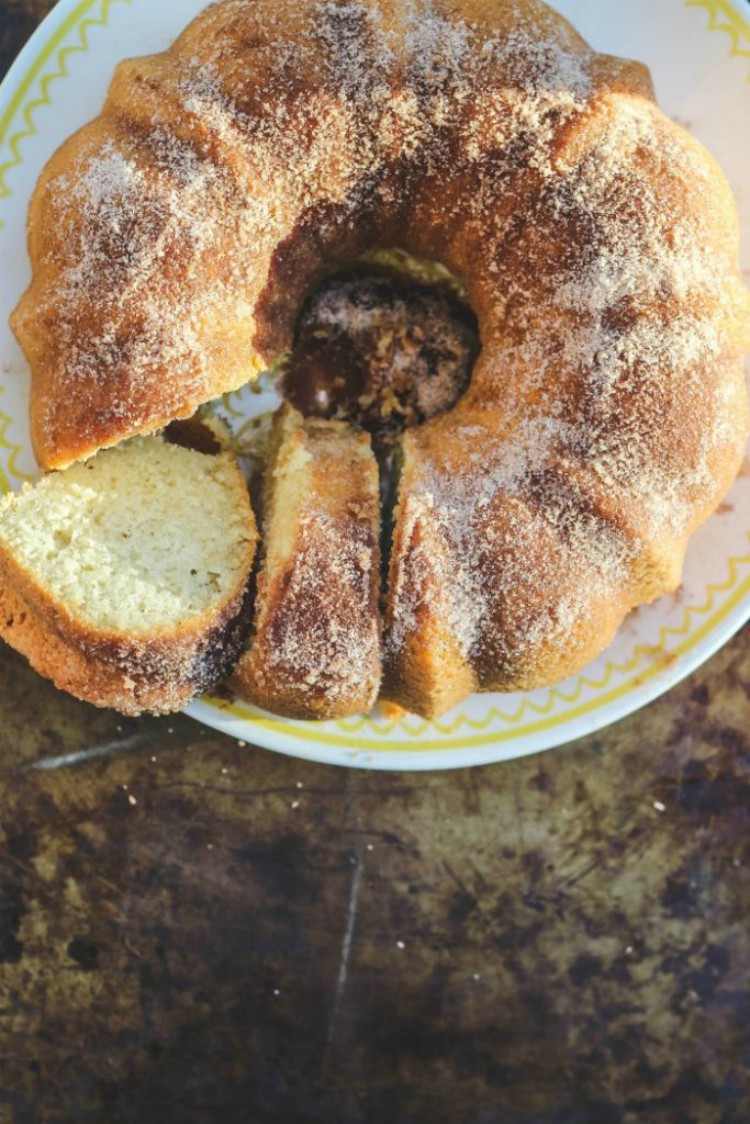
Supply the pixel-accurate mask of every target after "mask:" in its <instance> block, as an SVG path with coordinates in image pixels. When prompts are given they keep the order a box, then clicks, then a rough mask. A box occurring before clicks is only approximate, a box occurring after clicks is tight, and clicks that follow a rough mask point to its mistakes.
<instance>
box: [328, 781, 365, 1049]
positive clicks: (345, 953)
mask: <svg viewBox="0 0 750 1124" xmlns="http://www.w3.org/2000/svg"><path fill="white" fill-rule="evenodd" d="M358 823H359V813H358V811H357V773H356V772H355V771H354V770H352V771H351V773H350V774H349V777H348V778H347V782H346V821H345V827H346V830H347V832H349V833H351V832H352V831H356V828H357V825H358ZM351 858H352V866H353V870H352V878H351V883H350V885H349V897H348V899H347V906H346V923H345V925H344V934H343V937H342V938H341V952H340V953H339V968H338V972H337V974H336V984H335V987H334V991H333V1003H332V1005H331V1015H330V1018H329V1020H328V1036H327V1042H326V1060H327V1058H328V1055H329V1054H330V1051H331V1049H332V1047H333V1045H334V1042H335V1038H336V1032H337V1029H338V1025H339V1019H340V1014H341V1008H342V1004H343V1000H344V995H345V994H346V982H347V979H348V976H349V962H350V960H351V955H352V945H353V942H354V930H355V927H356V924H357V912H358V909H359V897H360V891H361V888H362V873H363V869H364V864H363V861H362V856H361V854H360V851H359V843H358V845H357V850H356V851H355V853H354V854H353V855H352V857H351Z"/></svg>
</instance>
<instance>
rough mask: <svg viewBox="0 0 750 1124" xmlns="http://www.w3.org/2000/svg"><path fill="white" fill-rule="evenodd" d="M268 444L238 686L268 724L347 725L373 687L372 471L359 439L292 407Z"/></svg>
mask: <svg viewBox="0 0 750 1124" xmlns="http://www.w3.org/2000/svg"><path fill="white" fill-rule="evenodd" d="M273 439H274V442H275V445H276V453H275V456H274V458H273V461H272V463H271V464H270V465H269V468H268V470H267V476H268V480H267V484H266V488H265V493H266V500H265V504H264V506H265V509H266V510H265V516H264V543H265V557H264V559H263V563H262V568H261V572H260V574H259V576H258V590H257V596H256V607H255V626H254V635H253V638H252V641H251V644H250V648H249V650H248V652H247V653H246V655H245V656H243V658H242V660H241V662H240V664H239V666H238V668H237V672H236V675H235V677H234V683H235V686H236V688H237V690H238V692H239V693H240V695H242V697H243V698H246V699H248V700H249V701H250V702H254V703H256V704H257V705H259V706H262V707H265V708H266V709H267V710H270V711H273V712H274V713H275V714H282V715H286V716H288V717H291V718H317V719H323V718H344V717H347V716H349V715H353V714H358V713H360V712H361V711H365V710H369V708H370V707H371V706H372V705H373V703H374V702H375V699H376V698H377V695H378V690H379V688H380V678H381V640H380V612H379V606H378V599H379V585H380V549H379V533H380V515H379V502H380V501H379V485H378V470H377V465H376V463H375V459H374V457H373V455H372V451H371V448H370V442H369V438H368V437H367V435H366V434H364V433H356V432H354V431H353V430H352V429H350V428H349V427H347V426H345V425H344V424H342V423H340V422H335V421H323V420H315V419H309V420H308V421H304V420H303V419H302V417H301V416H300V415H299V414H298V413H297V412H296V411H294V410H291V409H290V408H288V407H283V408H282V410H281V411H280V412H279V414H278V416H277V418H276V423H275V434H274V438H273ZM282 537H283V538H284V540H285V542H284V546H283V549H280V547H279V539H280V538H282Z"/></svg>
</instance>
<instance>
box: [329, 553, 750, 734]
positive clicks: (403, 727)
mask: <svg viewBox="0 0 750 1124" xmlns="http://www.w3.org/2000/svg"><path fill="white" fill-rule="evenodd" d="M728 561H729V575H728V577H727V579H726V581H723V582H717V583H714V584H710V585H708V586H707V588H706V597H705V600H704V601H703V602H702V603H701V604H699V605H686V606H685V609H684V612H683V615H682V621H681V622H680V624H679V625H662V627H661V629H660V630H659V636H658V638H657V640H656V643H655V644H638V645H636V647H635V650H634V652H633V655H632V656H631V657H630V659H629V660H627V661H626V662H625V663H616V662H614V661H611V660H610V661H608V662H607V666H606V668H605V670H604V674H603V675H602V676H601V677H600V678H594V677H593V676H591V675H579V676H578V678H577V680H576V681H575V686H574V687H573V688H572V689H570V690H567V691H566V690H564V689H561V688H560V687H554V688H552V689H550V691H549V694H548V697H547V701H546V702H545V703H534V702H532V701H531V700H530V699H522V700H521V702H520V703H519V705H518V707H517V708H516V709H515V710H514V711H511V712H510V713H507V712H505V711H503V710H500V709H499V708H497V707H492V708H491V709H490V710H489V712H488V713H487V715H486V716H485V717H484V718H482V719H475V718H469V717H468V715H466V714H459V715H458V717H457V718H456V719H455V720H454V721H453V722H450V723H446V722H441V721H440V720H439V719H432V720H431V721H424V722H421V723H420V724H419V725H417V726H415V725H409V724H407V722H406V720H405V719H403V718H398V719H395V720H394V721H393V722H388V723H386V724H379V723H375V722H374V721H373V720H372V719H371V718H367V717H365V718H359V719H353V720H351V719H350V720H342V721H339V722H337V723H336V725H337V726H338V727H339V729H340V730H342V731H344V732H345V733H347V734H357V733H359V732H360V730H363V729H365V728H366V729H367V730H368V731H369V732H370V733H373V734H378V735H382V736H383V737H386V736H388V735H389V734H391V733H393V731H394V730H398V731H400V732H401V733H404V734H407V735H411V736H413V737H419V736H420V735H421V734H424V733H427V732H428V731H429V730H437V731H439V733H441V734H455V733H458V731H459V730H460V729H461V727H462V726H468V727H469V728H470V729H472V730H475V731H477V732H481V731H483V730H486V729H487V728H488V727H489V726H490V724H491V723H492V722H493V721H496V720H497V719H500V720H501V721H502V722H505V723H506V724H507V725H510V726H515V725H517V724H518V723H519V722H520V721H521V720H522V719H523V718H524V717H525V716H526V715H527V714H529V713H532V714H533V715H535V716H539V717H542V718H544V717H547V716H548V715H550V714H551V713H552V711H553V709H554V706H555V703H556V702H563V703H564V704H565V705H566V706H572V705H573V704H574V703H577V702H578V701H579V699H580V698H581V696H582V695H583V693H584V691H585V690H586V689H587V688H589V689H590V690H592V691H595V692H598V691H602V690H604V688H605V687H608V686H609V685H610V683H611V681H612V678H613V677H614V676H615V675H616V674H619V675H627V674H628V673H629V672H632V671H635V670H636V668H637V667H638V666H639V665H640V663H641V661H642V660H645V659H648V658H649V657H652V658H653V657H654V654H655V653H659V652H663V653H664V654H665V656H666V657H667V658H668V657H669V656H670V654H671V653H670V650H669V649H668V648H667V647H666V645H667V641H668V640H669V639H670V638H671V639H673V640H674V639H679V638H681V637H685V636H688V635H689V634H690V631H691V624H692V621H693V620H694V618H695V617H700V616H705V615H706V614H707V613H710V612H711V610H712V609H713V608H714V605H715V604H716V599H717V596H718V594H720V593H726V592H727V591H728V590H730V589H732V588H733V586H734V585H735V584H737V581H738V575H739V569H740V567H741V566H750V554H746V555H741V556H740V557H737V558H734V557H732V558H730V559H729V560H728ZM657 662H658V657H657Z"/></svg>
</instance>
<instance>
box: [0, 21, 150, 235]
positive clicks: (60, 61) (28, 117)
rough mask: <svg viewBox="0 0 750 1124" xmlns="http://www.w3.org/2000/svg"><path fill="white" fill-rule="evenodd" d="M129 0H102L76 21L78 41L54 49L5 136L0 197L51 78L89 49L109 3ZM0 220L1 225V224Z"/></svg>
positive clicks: (63, 73) (46, 97)
mask: <svg viewBox="0 0 750 1124" xmlns="http://www.w3.org/2000/svg"><path fill="white" fill-rule="evenodd" d="M116 3H120V4H130V3H132V0H101V6H100V12H99V16H98V17H94V16H91V17H89V18H88V19H85V20H83V21H82V22H81V23H79V24H77V25H76V28H77V31H78V39H79V42H78V43H70V44H68V45H67V46H65V47H61V48H60V50H59V51H58V52H57V56H56V59H55V65H56V69H55V70H52V71H48V72H47V73H46V74H45V75H43V77H42V78H41V80H40V83H39V95H38V96H37V97H36V98H33V99H32V100H31V101H27V102H26V103H25V105H24V107H23V113H22V117H23V122H24V125H25V128H23V129H21V130H20V131H19V132H17V133H13V134H12V135H11V136H10V137H9V138H8V148H9V149H10V152H11V153H12V156H13V159H12V160H8V161H6V163H4V164H0V199H7V198H8V196H9V195H10V194H11V191H10V188H9V187H8V183H7V180H6V176H7V173H8V172H9V171H10V170H11V169H12V168H15V167H17V166H18V165H19V164H21V162H22V160H23V157H22V156H21V152H20V145H21V142H22V141H24V140H26V138H27V137H32V136H34V135H35V134H36V124H35V122H34V114H35V113H36V111H37V110H38V109H40V108H41V107H42V106H44V105H49V104H50V93H49V88H50V85H51V83H52V82H54V81H55V80H56V79H58V78H67V77H68V67H67V60H68V59H69V57H70V56H71V55H73V54H77V53H80V52H82V51H88V50H89V41H88V33H89V30H90V29H91V28H92V27H106V26H107V23H108V22H109V9H110V7H111V6H112V4H116ZM4 225H5V224H4V223H3V222H0V226H4Z"/></svg>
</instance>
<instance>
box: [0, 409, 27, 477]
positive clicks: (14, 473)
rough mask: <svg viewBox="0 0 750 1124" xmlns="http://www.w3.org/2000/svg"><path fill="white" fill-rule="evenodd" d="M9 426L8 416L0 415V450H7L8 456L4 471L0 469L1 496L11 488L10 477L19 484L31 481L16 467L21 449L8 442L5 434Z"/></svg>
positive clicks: (25, 473)
mask: <svg viewBox="0 0 750 1124" xmlns="http://www.w3.org/2000/svg"><path fill="white" fill-rule="evenodd" d="M10 424H11V419H10V418H9V417H8V415H7V414H0V450H4V449H8V450H9V454H10V455H9V456H8V458H7V460H6V463H5V471H3V469H2V468H0V492H2V493H3V494H5V492H9V491H10V490H11V488H12V487H13V485H12V484H11V481H10V479H9V477H12V478H13V479H14V480H16V481H18V482H19V483H23V481H24V480H31V476H30V475H29V473H28V472H22V471H21V469H20V468H19V467H18V464H17V461H18V458H19V456H20V455H21V453H23V449H22V448H21V446H20V445H16V443H15V442H14V441H9V440H8V437H7V433H8V426H9V425H10Z"/></svg>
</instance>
